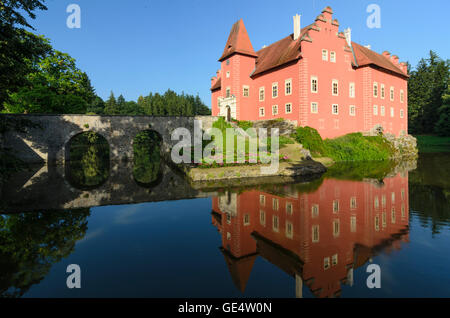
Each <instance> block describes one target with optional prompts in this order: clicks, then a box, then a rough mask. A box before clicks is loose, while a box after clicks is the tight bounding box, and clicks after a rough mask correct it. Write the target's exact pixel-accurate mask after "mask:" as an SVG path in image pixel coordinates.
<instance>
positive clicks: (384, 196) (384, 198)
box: [381, 194, 386, 208]
mask: <svg viewBox="0 0 450 318" xmlns="http://www.w3.org/2000/svg"><path fill="white" fill-rule="evenodd" d="M381 206H382V207H383V208H385V207H386V195H384V194H383V195H382V196H381Z"/></svg>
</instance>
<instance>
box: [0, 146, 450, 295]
mask: <svg viewBox="0 0 450 318" xmlns="http://www.w3.org/2000/svg"><path fill="white" fill-rule="evenodd" d="M83 165H84V166H83ZM449 171H450V154H449V153H446V154H445V153H441V154H423V155H420V157H419V159H418V161H417V162H416V163H413V164H412V166H411V165H405V167H395V166H393V165H391V164H380V163H365V164H362V165H357V166H355V165H353V166H348V165H344V166H336V167H335V168H333V169H330V171H329V172H328V173H327V174H325V175H324V176H322V177H321V178H319V179H316V180H313V181H310V182H298V183H292V184H286V183H280V184H277V183H273V184H263V185H258V186H247V187H238V186H236V187H229V188H220V187H212V188H208V189H195V188H192V187H190V186H189V184H188V183H187V182H185V180H184V179H183V178H182V176H180V175H179V174H177V173H176V172H173V171H172V170H171V169H170V168H168V167H166V166H165V165H164V164H162V163H161V164H159V163H158V164H154V163H153V164H150V165H149V166H148V167H147V166H145V163H144V164H143V166H141V168H140V169H136V168H133V167H129V165H112V164H111V165H106V166H102V164H101V163H100V161H96V160H91V161H89V162H86V161H84V162H83V163H82V165H81V166H80V165H72V166H71V167H67V166H66V167H58V166H56V167H46V166H40V167H33V168H32V169H31V170H29V171H22V172H19V173H17V174H16V175H14V176H12V177H11V180H10V181H9V182H8V183H6V184H5V185H4V186H3V188H2V189H1V191H2V192H1V201H2V202H1V209H2V212H3V213H4V214H1V215H0V295H1V296H3V297H7V296H9V297H11V296H13V297H450V275H449V274H448V272H449V270H450V265H449V264H450V181H449V180H450V172H449ZM70 264H77V265H79V267H80V269H81V288H79V289H69V288H68V287H67V285H66V280H67V277H68V276H69V273H67V272H66V270H67V266H68V265H70ZM370 264H377V265H379V268H380V280H381V286H380V287H381V288H373V289H371V288H369V287H368V285H367V278H368V277H369V275H370V273H368V272H367V267H368V266H369V265H370Z"/></svg>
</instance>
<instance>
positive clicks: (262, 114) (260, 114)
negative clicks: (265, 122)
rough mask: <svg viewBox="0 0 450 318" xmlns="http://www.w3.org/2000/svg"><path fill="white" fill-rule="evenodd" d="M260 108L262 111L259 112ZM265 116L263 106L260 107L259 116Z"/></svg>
mask: <svg viewBox="0 0 450 318" xmlns="http://www.w3.org/2000/svg"><path fill="white" fill-rule="evenodd" d="M261 110H262V113H261ZM264 116H266V110H265V109H264V107H260V108H259V117H264Z"/></svg>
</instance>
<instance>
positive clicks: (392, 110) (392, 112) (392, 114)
mask: <svg viewBox="0 0 450 318" xmlns="http://www.w3.org/2000/svg"><path fill="white" fill-rule="evenodd" d="M391 117H394V107H391Z"/></svg>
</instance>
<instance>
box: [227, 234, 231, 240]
mask: <svg viewBox="0 0 450 318" xmlns="http://www.w3.org/2000/svg"><path fill="white" fill-rule="evenodd" d="M227 240H231V233H230V232H227Z"/></svg>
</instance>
